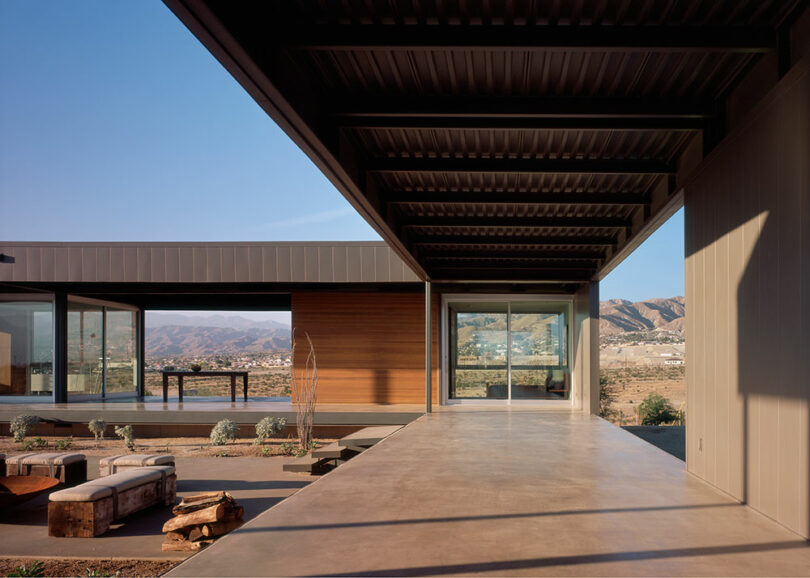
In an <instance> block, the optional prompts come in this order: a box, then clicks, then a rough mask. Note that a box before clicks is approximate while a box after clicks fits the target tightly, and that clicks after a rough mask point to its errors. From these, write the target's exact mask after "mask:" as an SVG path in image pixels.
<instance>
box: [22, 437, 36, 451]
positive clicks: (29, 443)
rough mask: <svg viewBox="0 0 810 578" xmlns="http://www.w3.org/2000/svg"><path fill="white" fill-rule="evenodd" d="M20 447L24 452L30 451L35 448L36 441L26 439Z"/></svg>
mask: <svg viewBox="0 0 810 578" xmlns="http://www.w3.org/2000/svg"><path fill="white" fill-rule="evenodd" d="M20 449H21V450H22V451H24V452H30V451H31V450H32V449H34V442H32V441H31V440H26V441H24V442H23V443H22V445H21V446H20Z"/></svg>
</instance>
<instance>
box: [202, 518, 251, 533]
mask: <svg viewBox="0 0 810 578" xmlns="http://www.w3.org/2000/svg"><path fill="white" fill-rule="evenodd" d="M242 524H244V522H243V521H242V520H229V521H227V522H216V523H214V524H205V525H204V526H203V527H202V528H201V529H202V533H203V535H204V536H206V537H216V536H222V535H223V534H227V533H228V532H232V531H233V530H236V529H237V528H238V527H239V526H241V525H242Z"/></svg>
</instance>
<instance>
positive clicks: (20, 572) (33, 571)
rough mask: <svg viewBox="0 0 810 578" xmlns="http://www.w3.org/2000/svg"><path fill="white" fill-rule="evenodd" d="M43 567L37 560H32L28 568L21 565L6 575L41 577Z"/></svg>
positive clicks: (43, 570)
mask: <svg viewBox="0 0 810 578" xmlns="http://www.w3.org/2000/svg"><path fill="white" fill-rule="evenodd" d="M44 572H45V567H44V566H43V565H42V562H40V561H39V560H34V562H32V563H31V565H30V566H26V565H25V564H23V565H22V566H17V567H16V568H15V569H14V570H12V571H11V572H9V573H8V575H9V576H43V575H44Z"/></svg>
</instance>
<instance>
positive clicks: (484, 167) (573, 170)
mask: <svg viewBox="0 0 810 578" xmlns="http://www.w3.org/2000/svg"><path fill="white" fill-rule="evenodd" d="M365 168H366V170H368V171H370V172H376V173H506V174H510V173H511V174H516V173H520V174H601V175H674V174H675V172H676V170H675V167H674V165H671V164H669V163H666V162H664V161H659V160H652V159H524V158H384V159H371V160H369V161H368V162H367V163H366V166H365Z"/></svg>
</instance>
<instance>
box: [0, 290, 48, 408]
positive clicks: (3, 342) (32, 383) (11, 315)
mask: <svg viewBox="0 0 810 578" xmlns="http://www.w3.org/2000/svg"><path fill="white" fill-rule="evenodd" d="M52 394H53V305H52V304H51V302H50V301H26V300H20V301H0V395H3V396H7V395H16V396H23V395H26V396H38V397H46V398H50V397H51V396H52Z"/></svg>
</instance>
